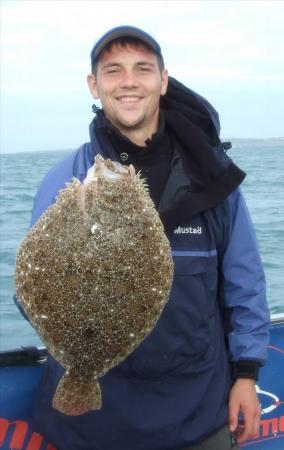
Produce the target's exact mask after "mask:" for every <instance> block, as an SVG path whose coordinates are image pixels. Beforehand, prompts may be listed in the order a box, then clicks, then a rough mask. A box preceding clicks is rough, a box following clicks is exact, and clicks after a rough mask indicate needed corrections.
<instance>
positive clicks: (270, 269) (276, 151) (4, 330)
mask: <svg viewBox="0 0 284 450" xmlns="http://www.w3.org/2000/svg"><path fill="white" fill-rule="evenodd" d="M232 144H233V148H232V149H231V150H229V152H228V155H229V156H230V157H231V158H232V159H233V160H234V161H235V163H236V164H238V165H239V166H240V167H241V168H242V169H243V170H244V171H245V172H246V173H247V177H246V179H245V181H244V182H243V184H242V190H243V192H244V194H245V198H246V201H247V204H248V207H249V210H250V213H251V217H252V220H253V223H254V226H255V229H256V234H257V238H258V242H259V248H260V254H261V257H262V261H263V264H264V269H265V273H266V279H267V295H268V303H269V307H270V310H271V313H279V312H283V313H284V296H283V295H282V294H283V288H284V208H283V204H284V200H283V199H284V139H269V140H262V139H254V140H251V139H248V140H240V139H232ZM67 154H68V151H50V152H40V153H36V152H33V153H18V154H16V153H14V154H6V155H5V154H3V155H0V158H1V160H0V170H1V179H0V193H1V211H0V212H1V218H0V220H1V222H0V233H1V235H0V252H1V253H0V257H1V267H0V269H1V270H0V350H4V349H11V348H17V347H21V346H27V345H40V344H41V342H40V340H39V338H38V337H37V335H36V333H35V332H34V331H33V329H32V327H31V326H30V325H29V324H28V322H27V321H25V320H24V319H23V317H22V316H21V314H20V313H19V312H18V309H17V308H16V306H15V305H14V303H13V292H14V264H15V256H16V251H17V248H18V246H19V244H20V242H21V241H22V239H23V237H24V236H25V234H26V232H27V230H28V227H29V222H30V216H31V209H32V205H33V199H34V195H35V193H36V190H37V187H38V185H39V184H40V181H41V180H42V178H43V176H44V175H45V173H46V172H47V171H48V170H49V169H50V168H51V167H52V166H54V165H55V164H56V162H57V161H59V160H60V159H62V158H64V157H65V156H66V155H67ZM240 239H241V236H240Z"/></svg>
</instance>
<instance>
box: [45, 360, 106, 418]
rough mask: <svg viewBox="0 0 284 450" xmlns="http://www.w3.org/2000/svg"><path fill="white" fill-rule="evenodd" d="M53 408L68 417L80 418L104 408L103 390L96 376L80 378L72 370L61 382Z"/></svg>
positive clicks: (67, 372) (66, 373)
mask: <svg viewBox="0 0 284 450" xmlns="http://www.w3.org/2000/svg"><path fill="white" fill-rule="evenodd" d="M52 406H53V408H55V409H57V410H58V411H60V412H61V413H63V414H66V415H68V416H79V415H81V414H85V413H86V412H88V411H90V410H98V409H101V407H102V397H101V389H100V385H99V383H98V380H97V378H96V377H95V376H90V377H88V378H87V377H86V378H78V374H76V375H75V374H74V372H73V371H72V369H70V370H69V371H66V372H65V374H64V376H63V378H62V379H61V380H60V382H59V384H58V386H57V389H56V392H55V395H54V398H53V401H52Z"/></svg>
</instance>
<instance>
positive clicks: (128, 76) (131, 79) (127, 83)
mask: <svg viewBox="0 0 284 450" xmlns="http://www.w3.org/2000/svg"><path fill="white" fill-rule="evenodd" d="M120 86H121V87H122V88H123V87H124V88H128V89H129V88H133V87H137V86H138V81H137V78H136V76H135V73H134V71H133V70H125V71H124V72H123V76H122V78H121V83H120Z"/></svg>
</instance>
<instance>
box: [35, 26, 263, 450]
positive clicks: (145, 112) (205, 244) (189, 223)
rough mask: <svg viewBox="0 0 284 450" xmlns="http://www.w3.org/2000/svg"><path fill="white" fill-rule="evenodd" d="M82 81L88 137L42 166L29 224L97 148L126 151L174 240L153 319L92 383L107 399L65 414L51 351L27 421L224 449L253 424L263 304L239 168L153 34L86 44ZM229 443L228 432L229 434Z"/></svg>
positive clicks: (132, 32)
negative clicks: (161, 301) (168, 281)
mask: <svg viewBox="0 0 284 450" xmlns="http://www.w3.org/2000/svg"><path fill="white" fill-rule="evenodd" d="M91 60H92V73H91V74H90V75H89V76H88V84H89V88H90V91H91V93H92V95H93V97H94V98H95V99H100V101H101V104H102V110H100V109H98V108H96V107H95V112H96V117H95V119H94V120H93V122H92V123H91V126H90V135H91V142H90V143H87V144H84V145H83V146H82V147H80V148H79V149H78V150H77V151H76V152H74V153H72V154H71V155H70V156H69V157H68V158H67V159H66V160H64V161H63V162H62V163H60V164H59V165H57V166H56V167H55V168H54V169H53V170H51V171H50V172H49V173H48V174H47V176H46V177H45V179H44V180H43V183H42V185H41V187H40V188H39V191H38V193H37V196H36V199H35V204H34V209H33V216H32V224H33V223H35V222H36V221H37V220H38V218H39V217H40V216H41V214H42V213H43V212H44V211H45V210H46V208H47V207H48V206H49V205H50V204H51V203H53V202H54V200H55V197H56V195H57V193H58V190H59V189H60V188H62V187H64V184H65V182H66V181H68V180H70V179H71V178H72V176H75V177H77V178H79V179H80V180H81V181H83V180H84V179H85V178H86V177H87V175H88V170H91V168H92V165H93V162H94V156H95V155H96V154H97V153H101V154H102V155H103V156H104V157H108V158H111V159H113V160H118V161H120V162H122V163H124V164H130V163H132V164H133V165H134V166H135V168H136V170H141V171H142V175H143V176H144V177H145V178H146V179H147V182H148V184H149V190H150V195H151V197H152V199H153V201H154V202H155V205H156V207H157V210H158V211H159V213H160V217H161V219H162V221H163V224H164V227H165V232H166V234H167V236H168V238H169V241H170V243H171V247H172V253H173V258H174V264H175V277H174V282H173V286H172V291H171V296H170V299H169V301H168V304H167V305H166V307H165V309H164V311H163V313H162V315H161V317H160V319H159V321H158V323H157V325H156V327H155V329H154V330H153V332H152V333H150V335H149V336H148V337H147V338H146V339H145V341H144V342H143V343H142V344H141V345H140V346H139V347H138V348H137V349H136V350H135V351H134V352H133V353H132V354H131V355H130V356H129V357H128V358H127V359H126V360H125V361H124V362H123V363H122V364H120V365H119V366H117V367H115V368H114V369H112V370H111V371H110V372H109V373H108V374H106V375H105V376H104V377H103V378H102V379H101V381H100V383H101V387H102V397H103V407H102V410H100V411H92V412H89V413H87V414H85V415H83V416H79V417H69V416H64V415H63V414H61V413H59V412H58V411H56V410H54V409H53V408H52V406H51V399H52V397H53V394H54V392H55V389H56V386H57V384H58V380H59V378H60V377H61V376H62V373H63V369H62V368H61V367H60V366H59V364H58V363H57V362H56V361H54V360H53V359H52V358H49V360H48V362H47V367H46V369H45V373H44V376H43V379H42V382H41V385H40V389H39V392H38V396H37V400H36V404H35V414H34V425H35V429H36V430H37V431H39V432H41V433H42V434H44V435H46V436H47V437H48V438H49V440H50V441H51V442H53V443H54V445H55V446H57V447H58V448H59V449H60V450H189V449H192V450H227V449H231V448H233V449H237V448H239V447H238V443H241V442H244V441H245V440H246V439H249V438H252V437H254V436H255V435H256V434H257V431H258V426H259V417H260V406H259V403H258V399H257V395H256V392H255V381H256V380H257V376H258V368H259V366H260V365H262V364H264V362H265V360H266V352H265V347H266V345H267V342H268V322H269V313H268V309H267V304H266V299H265V281H264V274H263V269H262V265H261V262H260V257H259V254H258V250H257V244H256V239H255V234H254V231H253V229H252V224H251V221H250V218H249V216H248V212H247V209H246V206H245V203H244V200H243V197H242V194H241V193H240V190H239V189H238V186H239V184H240V183H241V181H242V180H243V178H244V173H243V172H242V171H241V170H240V169H239V168H238V167H236V166H235V165H234V163H233V162H232V161H231V160H230V158H228V157H227V155H226V154H225V153H224V151H223V149H222V146H221V143H220V141H219V138H218V117H217V113H216V112H215V111H214V109H213V108H212V107H211V105H210V104H208V102H206V101H205V100H204V99H203V98H201V97H200V96H198V95H197V94H195V93H194V92H193V91H191V90H189V89H187V88H186V87H184V86H183V85H182V84H180V83H178V82H177V81H176V80H174V79H172V78H169V77H168V73H167V71H166V70H165V68H164V62H163V57H162V53H161V49H160V46H159V45H158V43H157V42H156V41H155V40H154V39H153V38H152V37H151V36H150V35H148V34H147V33H145V32H144V31H143V30H140V29H137V28H135V27H130V26H122V27H117V28H115V29H112V30H110V31H108V32H107V33H106V34H105V35H103V36H102V37H101V39H100V40H99V41H98V42H97V44H96V45H95V46H94V48H93V50H92V53H91ZM236 441H237V442H236Z"/></svg>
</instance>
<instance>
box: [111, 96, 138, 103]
mask: <svg viewBox="0 0 284 450" xmlns="http://www.w3.org/2000/svg"><path fill="white" fill-rule="evenodd" d="M117 100H118V101H119V102H121V103H137V102H139V101H140V100H142V97H134V96H131V95H129V96H123V97H118V98H117Z"/></svg>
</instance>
